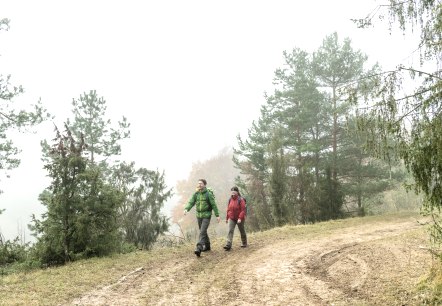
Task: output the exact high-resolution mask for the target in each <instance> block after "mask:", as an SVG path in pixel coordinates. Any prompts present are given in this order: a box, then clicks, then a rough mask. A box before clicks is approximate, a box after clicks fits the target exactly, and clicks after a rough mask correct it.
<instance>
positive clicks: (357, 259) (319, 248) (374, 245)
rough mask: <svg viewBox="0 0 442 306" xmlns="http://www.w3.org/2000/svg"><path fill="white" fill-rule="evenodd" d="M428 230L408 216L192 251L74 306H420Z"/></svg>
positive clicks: (128, 277)
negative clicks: (245, 245) (313, 235)
mask: <svg viewBox="0 0 442 306" xmlns="http://www.w3.org/2000/svg"><path fill="white" fill-rule="evenodd" d="M420 227H421V226H420V225H419V224H418V223H417V221H416V220H415V219H408V220H403V219H402V220H398V221H392V222H389V223H370V224H368V225H367V226H363V227H347V228H344V229H342V230H339V231H331V232H330V233H326V234H323V235H321V237H319V238H314V239H308V240H307V239H305V238H302V237H293V239H291V238H284V239H281V240H277V241H274V242H273V243H272V244H267V245H261V244H260V243H255V244H254V243H253V241H251V245H250V246H249V247H248V248H246V249H240V248H239V247H236V248H234V249H233V250H232V251H230V252H225V251H223V250H222V245H214V246H213V248H214V250H212V251H211V252H207V253H203V255H202V257H201V258H196V257H194V256H193V254H191V251H192V250H190V249H189V253H190V254H189V255H187V254H186V256H187V257H184V258H179V256H178V257H177V258H176V259H175V260H173V261H169V262H165V264H162V265H161V266H157V267H143V266H140V268H138V269H136V270H134V271H132V272H131V273H128V274H127V275H126V276H125V277H123V278H121V279H120V280H119V281H118V282H116V283H115V284H112V285H110V286H107V287H103V288H99V289H97V290H95V291H93V292H90V293H88V294H86V295H84V296H82V297H80V298H77V299H75V300H73V301H72V302H71V303H70V304H68V305H385V303H386V301H390V302H391V301H392V300H394V301H396V302H397V304H395V305H404V304H406V305H418V304H419V296H417V295H416V293H414V291H413V288H414V287H415V286H416V283H417V282H418V281H419V279H420V277H422V276H423V275H424V273H425V272H426V271H427V270H428V268H429V265H431V262H432V258H431V256H430V254H429V252H428V251H427V250H426V249H425V248H422V247H420V246H425V245H426V244H427V241H426V239H425V237H426V236H425V235H413V234H410V233H411V232H413V231H416V230H418V229H419V228H420ZM235 239H236V240H235V241H236V242H238V240H239V239H238V237H237V236H235ZM392 295H393V296H392ZM390 304H391V303H390Z"/></svg>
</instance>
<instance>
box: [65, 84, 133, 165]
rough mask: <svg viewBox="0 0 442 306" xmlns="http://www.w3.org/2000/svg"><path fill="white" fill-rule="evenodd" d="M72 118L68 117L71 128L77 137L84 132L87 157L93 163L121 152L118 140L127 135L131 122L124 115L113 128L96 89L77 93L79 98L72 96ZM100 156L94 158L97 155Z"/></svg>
mask: <svg viewBox="0 0 442 306" xmlns="http://www.w3.org/2000/svg"><path fill="white" fill-rule="evenodd" d="M72 106H73V109H72V112H73V114H74V119H73V121H72V122H70V120H68V125H69V126H71V127H72V132H73V133H74V135H76V136H77V137H78V136H79V135H80V134H83V137H84V139H85V142H86V143H87V145H88V146H87V151H88V152H89V158H90V160H91V162H93V163H97V164H98V163H99V162H105V161H106V159H107V158H109V157H111V156H116V155H120V153H121V146H120V144H119V142H120V141H121V140H123V139H125V138H128V137H129V136H130V130H129V127H130V124H129V123H128V122H127V119H126V118H125V117H123V118H122V120H121V121H120V122H118V128H116V129H114V128H113V127H112V125H111V120H110V119H105V118H106V109H107V106H106V100H104V98H103V97H98V95H97V92H96V91H95V90H91V91H89V93H84V94H83V95H80V98H79V99H73V100H72ZM99 157H100V158H101V159H99V160H97V158H99Z"/></svg>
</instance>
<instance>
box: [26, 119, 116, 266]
mask: <svg viewBox="0 0 442 306" xmlns="http://www.w3.org/2000/svg"><path fill="white" fill-rule="evenodd" d="M65 127H66V131H65V132H64V133H63V134H62V133H60V132H59V131H58V129H57V128H56V138H55V139H54V140H55V143H54V144H53V145H52V146H51V150H50V151H48V152H47V159H46V160H47V161H48V162H47V164H46V165H45V166H44V168H45V169H46V170H47V171H48V175H49V177H51V178H52V183H51V185H50V186H49V187H48V188H47V189H46V190H45V191H44V192H42V193H41V195H40V201H41V203H42V204H43V205H44V206H46V208H47V211H46V212H45V213H44V214H43V216H42V220H38V219H37V218H36V217H35V216H33V225H31V226H30V228H31V230H32V231H33V232H34V235H35V236H36V237H37V243H36V249H37V254H38V256H39V258H40V260H41V261H42V262H43V263H45V264H59V263H65V262H68V261H71V260H74V259H76V258H79V257H80V258H85V257H90V256H103V255H107V254H110V253H112V252H114V251H116V250H117V249H118V246H119V243H120V241H121V239H119V237H118V226H117V222H116V216H117V208H118V207H119V205H120V203H119V201H120V199H121V196H120V195H119V192H118V191H117V190H115V189H114V188H112V187H110V186H109V185H107V184H106V183H105V182H104V180H103V177H102V174H101V170H100V169H99V168H98V167H96V166H95V165H93V164H91V163H89V162H88V159H87V158H86V157H85V156H84V150H85V148H86V144H85V142H84V139H83V138H80V139H79V140H78V141H77V140H76V139H75V138H74V136H73V135H72V133H71V132H70V130H69V128H68V126H67V125H66V126H65Z"/></svg>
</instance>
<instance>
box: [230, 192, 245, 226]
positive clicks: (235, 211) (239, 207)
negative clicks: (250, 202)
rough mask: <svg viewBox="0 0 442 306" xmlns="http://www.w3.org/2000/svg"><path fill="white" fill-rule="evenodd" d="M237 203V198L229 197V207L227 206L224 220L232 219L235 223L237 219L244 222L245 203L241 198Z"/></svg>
mask: <svg viewBox="0 0 442 306" xmlns="http://www.w3.org/2000/svg"><path fill="white" fill-rule="evenodd" d="M239 198H240V199H241V200H240V202H239V203H238V197H237V196H236V197H235V198H233V196H230V200H229V205H227V214H226V220H228V219H232V220H235V221H237V220H238V219H241V221H242V220H244V219H245V218H246V202H245V201H244V199H243V198H241V197H239Z"/></svg>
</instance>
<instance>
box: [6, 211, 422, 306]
mask: <svg viewBox="0 0 442 306" xmlns="http://www.w3.org/2000/svg"><path fill="white" fill-rule="evenodd" d="M413 217H415V218H416V217H418V215H417V214H415V213H400V214H389V215H383V216H371V217H365V218H352V219H345V220H336V221H329V222H322V223H317V224H312V225H298V226H284V227H281V228H276V229H272V230H269V231H265V232H258V233H250V234H249V241H250V242H251V243H252V244H253V245H254V246H255V247H256V248H259V247H261V246H265V245H269V244H272V243H277V242H278V241H280V240H285V239H290V241H303V240H305V241H307V240H309V239H311V238H318V237H326V236H327V235H332V234H333V233H334V232H336V231H340V230H342V229H344V228H348V227H355V226H358V225H364V224H375V223H386V222H389V221H390V220H397V219H398V218H404V219H406V218H413ZM413 235H416V233H414V234H413ZM420 235H422V234H420ZM235 239H238V238H235ZM223 242H224V238H219V239H216V240H215V239H213V241H212V244H213V245H215V246H217V247H220V246H222V245H223ZM191 250H193V245H190V244H187V245H182V246H179V247H173V248H162V249H154V250H152V251H149V252H135V253H131V254H125V255H115V256H112V257H107V258H94V259H90V260H82V261H78V262H74V263H70V264H68V265H65V266H62V267H57V268H49V269H44V270H37V271H32V272H28V273H18V274H13V275H8V276H3V277H1V278H0V292H1V294H0V305H60V304H64V303H68V302H69V301H72V300H73V299H74V298H76V297H79V296H82V295H84V294H86V293H88V292H90V291H93V290H95V289H97V288H100V287H105V286H107V285H111V284H115V283H116V282H118V280H119V279H121V278H122V277H124V276H126V275H128V273H130V271H134V270H136V269H137V268H140V267H143V268H144V269H149V267H156V268H158V267H161V266H162V265H167V264H170V263H171V262H172V263H177V264H178V263H179V262H181V261H189V252H191ZM212 255H213V256H211V257H206V258H202V260H203V261H199V264H192V265H191V266H189V267H188V269H191V270H192V271H193V272H194V273H206V271H208V270H209V271H210V269H211V267H212V268H213V267H214V266H215V265H216V264H217V263H218V261H219V260H221V259H222V258H223V257H225V256H227V255H226V254H225V253H223V252H221V251H219V252H217V251H215V252H213V253H212ZM193 259H194V258H192V260H193ZM201 262H203V263H204V265H201V264H200V263H201ZM197 269H200V270H201V271H199V272H198V271H197ZM183 273H184V274H185V271H184V272H183ZM211 285H216V287H218V288H219V289H220V290H226V289H228V288H229V286H230V285H229V275H224V276H223V275H221V276H220V277H219V278H216V279H214V280H213V282H212V283H211ZM223 288H224V289H223ZM146 294H148V293H146ZM149 294H150V295H151V296H152V297H156V294H155V292H151V293H149ZM391 296H392V297H394V294H391ZM145 298H149V297H146V296H145Z"/></svg>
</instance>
